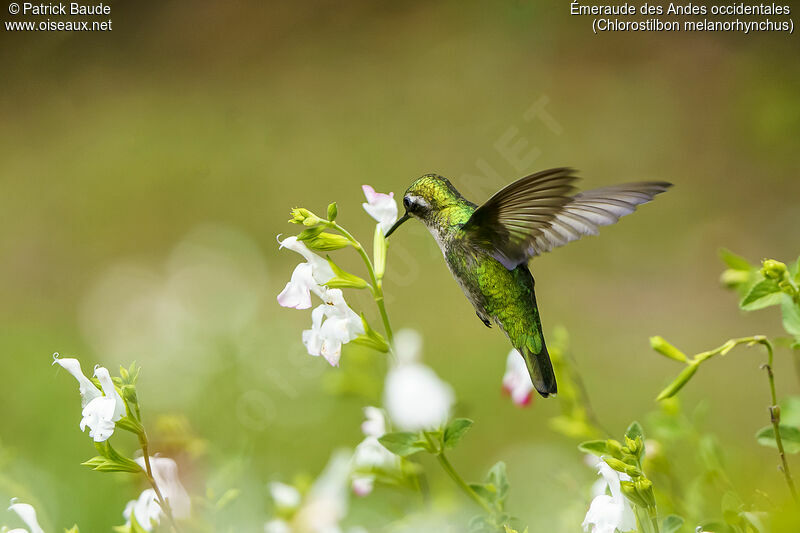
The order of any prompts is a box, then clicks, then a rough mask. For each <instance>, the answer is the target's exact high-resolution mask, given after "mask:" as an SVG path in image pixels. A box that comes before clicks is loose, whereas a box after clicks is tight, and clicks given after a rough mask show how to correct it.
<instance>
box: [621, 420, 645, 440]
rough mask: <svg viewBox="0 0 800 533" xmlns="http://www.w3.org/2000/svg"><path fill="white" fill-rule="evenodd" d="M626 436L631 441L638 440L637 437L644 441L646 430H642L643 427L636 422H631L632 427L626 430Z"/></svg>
mask: <svg viewBox="0 0 800 533" xmlns="http://www.w3.org/2000/svg"><path fill="white" fill-rule="evenodd" d="M625 436H626V437H628V438H629V439H631V440H636V437H639V438H641V439H642V440H644V430H643V429H642V425H641V424H640V423H639V422H636V421H635V420H634V421H633V422H631V425H630V426H628V429H626V430H625Z"/></svg>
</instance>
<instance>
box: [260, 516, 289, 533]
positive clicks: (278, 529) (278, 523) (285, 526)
mask: <svg viewBox="0 0 800 533" xmlns="http://www.w3.org/2000/svg"><path fill="white" fill-rule="evenodd" d="M264 533H292V526H291V525H289V522H287V521H286V520H281V519H280V518H276V519H274V520H270V521H269V522H267V523H266V524H264Z"/></svg>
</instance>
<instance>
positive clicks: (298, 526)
mask: <svg viewBox="0 0 800 533" xmlns="http://www.w3.org/2000/svg"><path fill="white" fill-rule="evenodd" d="M350 462H351V456H350V453H349V452H345V451H339V452H335V453H334V455H333V456H332V457H331V460H330V461H329V462H328V465H327V466H326V467H325V470H324V471H323V472H322V474H320V476H319V477H318V478H317V479H316V481H314V484H313V485H311V489H309V491H308V494H307V495H306V498H305V501H304V502H303V504H302V506H301V507H300V509H299V510H298V511H297V513H296V514H295V516H294V518H293V519H292V526H293V527H292V531H298V532H303V533H306V532H309V533H334V532H337V533H338V532H339V531H340V528H339V522H341V521H342V520H343V519H344V517H345V516H346V515H347V497H348V490H347V484H348V480H349V477H350Z"/></svg>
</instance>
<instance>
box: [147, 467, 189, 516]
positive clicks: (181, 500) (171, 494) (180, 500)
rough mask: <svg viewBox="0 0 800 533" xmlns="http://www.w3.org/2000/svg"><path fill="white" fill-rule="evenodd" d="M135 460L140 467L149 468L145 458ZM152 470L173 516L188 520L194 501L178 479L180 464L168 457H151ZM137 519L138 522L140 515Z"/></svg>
mask: <svg viewBox="0 0 800 533" xmlns="http://www.w3.org/2000/svg"><path fill="white" fill-rule="evenodd" d="M135 460H136V463H137V464H138V465H139V466H141V467H142V468H144V469H146V468H147V467H146V466H145V462H144V457H137V458H136V459H135ZM150 469H151V471H152V472H153V478H155V480H156V485H157V486H158V489H159V490H160V491H161V495H162V496H163V497H164V499H165V500H166V501H167V503H168V504H169V506H170V508H171V509H172V515H173V516H174V517H175V518H188V517H189V515H190V513H191V509H192V501H191V499H190V498H189V494H188V493H187V492H186V489H185V488H183V484H181V480H180V478H178V464H177V463H176V462H175V461H173V460H172V459H170V458H168V457H153V456H150ZM136 519H137V521H138V519H139V518H138V515H137V518H136Z"/></svg>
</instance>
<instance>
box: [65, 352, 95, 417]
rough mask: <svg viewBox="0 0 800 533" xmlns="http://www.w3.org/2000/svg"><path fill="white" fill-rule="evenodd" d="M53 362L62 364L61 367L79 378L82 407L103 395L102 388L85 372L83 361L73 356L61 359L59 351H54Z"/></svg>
mask: <svg viewBox="0 0 800 533" xmlns="http://www.w3.org/2000/svg"><path fill="white" fill-rule="evenodd" d="M53 364H54V365H60V366H61V368H63V369H64V370H66V371H67V372H69V373H70V374H72V377H74V378H75V379H77V380H78V390H79V392H80V393H81V407H86V405H87V404H88V403H89V402H91V401H92V400H94V399H95V398H99V397H100V396H102V395H103V393H102V392H100V389H98V388H97V387H96V386H95V384H94V383H92V381H91V380H90V379H89V378H87V377H86V376H85V375H84V374H83V371H82V370H81V363H80V361H78V360H77V359H73V358H71V357H66V358H64V359H60V358H59V357H58V353H54V354H53Z"/></svg>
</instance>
